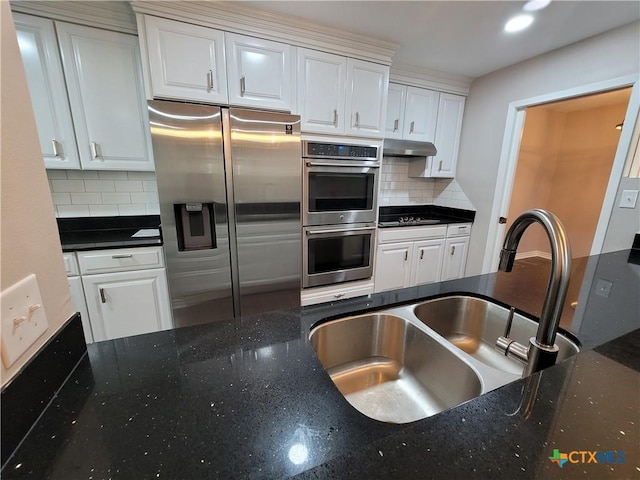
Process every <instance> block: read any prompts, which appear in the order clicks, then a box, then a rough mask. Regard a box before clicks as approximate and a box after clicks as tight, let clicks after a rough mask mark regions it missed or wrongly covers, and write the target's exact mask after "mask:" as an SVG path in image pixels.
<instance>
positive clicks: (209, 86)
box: [207, 70, 213, 92]
mask: <svg viewBox="0 0 640 480" xmlns="http://www.w3.org/2000/svg"><path fill="white" fill-rule="evenodd" d="M211 90H213V70H209V71H208V72H207V92H210V91H211Z"/></svg>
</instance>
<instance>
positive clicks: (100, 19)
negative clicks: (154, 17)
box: [11, 0, 138, 35]
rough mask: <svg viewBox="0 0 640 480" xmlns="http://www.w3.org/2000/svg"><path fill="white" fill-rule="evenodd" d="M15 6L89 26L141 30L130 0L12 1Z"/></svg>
mask: <svg viewBox="0 0 640 480" xmlns="http://www.w3.org/2000/svg"><path fill="white" fill-rule="evenodd" d="M11 10H13V11H14V12H20V13H27V14H31V15H37V16H40V17H46V18H50V19H52V20H60V21H63V22H69V23H76V24H80V25H85V26H89V27H97V28H102V29H105V30H113V31H116V32H121V33H131V34H134V35H137V34H138V28H137V26H136V16H135V15H134V13H133V11H132V10H131V6H130V5H129V2H126V1H122V0H115V1H113V0H110V1H84V2H82V1H80V2H79V1H63V0H58V1H55V2H52V1H50V0H49V1H39V0H34V1H31V0H29V1H27V0H22V1H16V0H12V1H11Z"/></svg>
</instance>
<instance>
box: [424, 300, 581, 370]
mask: <svg viewBox="0 0 640 480" xmlns="http://www.w3.org/2000/svg"><path fill="white" fill-rule="evenodd" d="M413 313H414V314H415V316H416V317H417V318H418V319H419V320H420V321H421V322H423V323H424V324H425V325H426V326H428V327H429V328H431V329H432V330H434V331H435V332H436V333H438V335H441V336H442V337H444V338H445V339H446V340H448V341H449V342H451V343H452V344H453V345H455V346H456V347H458V348H459V349H460V350H462V351H464V352H465V353H467V354H469V355H470V356H472V357H473V358H475V359H476V360H478V361H480V362H482V363H484V364H485V365H488V366H490V367H493V368H496V369H498V370H502V371H504V372H508V373H514V374H518V375H521V374H522V371H523V365H522V363H520V362H518V361H517V360H515V359H512V358H509V357H506V356H504V355H503V354H501V353H500V352H498V351H497V350H495V348H494V347H495V343H496V340H497V339H498V337H499V336H500V335H502V334H503V333H504V328H505V325H506V324H507V318H508V316H509V309H508V308H505V307H503V306H501V305H498V304H496V303H494V302H491V301H489V300H485V299H482V298H477V297H470V296H465V295H457V296H450V297H443V298H437V299H434V300H429V301H426V302H423V303H420V304H417V305H416V306H414V308H413ZM537 329H538V324H537V323H536V322H534V321H532V320H530V319H528V318H526V317H524V316H522V315H520V314H517V313H516V314H515V315H514V317H513V324H512V327H511V334H510V335H509V336H510V337H511V338H512V339H514V340H516V341H517V342H519V343H521V344H522V345H528V344H529V338H531V337H535V336H536V331H537ZM556 345H557V346H558V348H559V349H560V350H559V352H558V359H557V361H558V362H559V361H562V360H564V359H566V358H568V357H570V356H572V355H575V354H576V353H578V351H579V350H580V349H579V347H578V345H576V344H575V343H574V342H573V341H572V340H570V339H569V338H567V337H566V336H564V335H563V334H561V333H560V332H558V334H557V335H556Z"/></svg>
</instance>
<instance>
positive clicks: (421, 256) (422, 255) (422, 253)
mask: <svg viewBox="0 0 640 480" xmlns="http://www.w3.org/2000/svg"><path fill="white" fill-rule="evenodd" d="M423 258H424V250H420V260H422V259H423Z"/></svg>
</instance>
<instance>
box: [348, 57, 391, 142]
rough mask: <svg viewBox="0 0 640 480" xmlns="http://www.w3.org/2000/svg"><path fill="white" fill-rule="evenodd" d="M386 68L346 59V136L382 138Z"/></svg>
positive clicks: (386, 81)
mask: <svg viewBox="0 0 640 480" xmlns="http://www.w3.org/2000/svg"><path fill="white" fill-rule="evenodd" d="M388 87H389V67H388V66H385V65H379V64H377V63H371V62H364V61H362V60H354V59H352V58H349V59H347V108H346V112H345V115H346V117H347V120H348V123H347V127H346V130H345V133H346V134H347V135H356V136H361V137H376V138H383V137H384V130H385V117H386V113H387V89H388Z"/></svg>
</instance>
